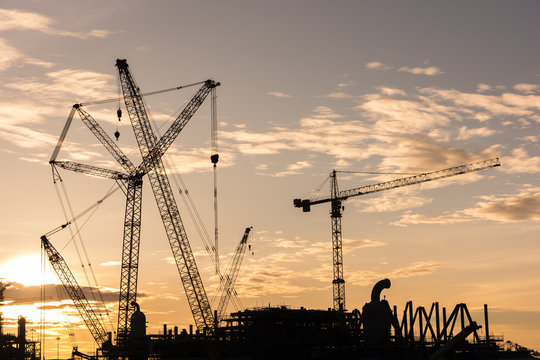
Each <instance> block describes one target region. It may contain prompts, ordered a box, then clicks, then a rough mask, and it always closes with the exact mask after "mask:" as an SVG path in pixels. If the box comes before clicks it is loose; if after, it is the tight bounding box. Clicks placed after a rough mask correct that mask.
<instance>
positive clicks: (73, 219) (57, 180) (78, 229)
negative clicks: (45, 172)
mask: <svg viewBox="0 0 540 360" xmlns="http://www.w3.org/2000/svg"><path fill="white" fill-rule="evenodd" d="M53 178H54V179H53V182H54V185H55V190H56V194H57V196H58V200H59V202H60V207H61V208H62V212H63V214H64V217H65V219H66V224H73V225H74V226H75V229H76V232H75V233H74V232H73V230H72V228H71V227H69V232H70V235H71V238H70V240H69V241H68V242H67V243H66V245H65V246H64V247H63V248H62V250H64V249H65V248H66V246H67V245H68V244H69V243H70V242H71V241H72V240H73V245H74V246H75V250H76V252H77V256H78V258H79V261H80V263H81V267H82V269H83V273H84V276H85V278H86V282H87V283H88V285H89V286H90V287H92V284H94V286H93V287H94V288H95V289H96V290H97V293H98V295H99V297H100V299H99V300H100V301H101V304H102V306H103V308H104V309H105V315H106V317H107V320H108V322H109V325H110V326H111V328H112V329H113V332H115V328H114V325H113V323H112V320H111V318H110V314H109V310H108V308H107V306H106V305H105V299H104V298H103V294H102V293H101V290H100V286H99V283H98V281H97V278H96V274H95V272H94V269H93V267H92V263H91V262H90V259H89V257H88V252H87V251H86V246H85V245H84V241H83V238H82V235H81V229H82V226H84V225H86V223H87V222H88V220H89V219H90V217H91V216H92V215H93V214H94V213H95V211H96V210H97V208H98V207H99V206H100V205H101V204H102V202H103V200H104V199H106V198H107V197H109V196H111V195H112V193H114V192H115V191H116V190H114V191H113V190H112V189H109V191H108V192H107V194H106V195H105V197H104V198H102V199H101V200H100V201H98V202H97V204H95V205H93V206H91V207H90V208H89V209H86V210H84V211H83V213H81V214H79V215H77V216H75V215H74V212H73V208H72V206H71V202H70V200H69V196H68V193H67V189H66V187H65V184H64V181H63V179H62V178H61V177H60V174H59V173H58V171H57V170H56V168H55V167H54V165H53ZM58 183H60V185H61V189H62V193H63V197H62V193H60V190H59V189H58ZM64 199H65V202H66V205H67V209H68V210H69V214H70V216H71V220H69V221H68V219H69V217H68V213H67V211H66V205H64V201H63V200H64ZM92 208H94V209H93V211H92V212H91V214H90V215H89V217H88V218H87V219H86V220H85V221H84V223H83V225H82V226H79V225H78V223H77V219H78V218H79V217H81V216H82V214H84V213H87V212H88V211H90V209H92ZM75 237H77V238H78V239H79V242H80V244H81V248H82V250H83V254H84V256H85V260H86V262H87V264H88V268H89V269H90V273H91V275H92V279H93V283H92V282H91V281H90V278H89V277H88V273H87V271H86V267H85V266H84V261H83V258H82V256H81V251H80V250H79V246H78V245H77V241H76V240H75ZM91 296H92V300H94V301H95V302H98V300H97V299H96V295H95V293H94V292H93V291H91ZM100 314H101V312H100Z"/></svg>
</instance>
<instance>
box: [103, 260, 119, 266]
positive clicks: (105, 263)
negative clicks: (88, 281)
mask: <svg viewBox="0 0 540 360" xmlns="http://www.w3.org/2000/svg"><path fill="white" fill-rule="evenodd" d="M120 264H121V263H120V261H105V262H102V263H101V264H99V266H118V265H120Z"/></svg>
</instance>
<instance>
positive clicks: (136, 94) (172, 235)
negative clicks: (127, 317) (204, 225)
mask: <svg viewBox="0 0 540 360" xmlns="http://www.w3.org/2000/svg"><path fill="white" fill-rule="evenodd" d="M116 66H117V67H118V71H119V74H120V83H121V85H122V92H123V95H124V102H125V105H126V109H127V111H128V114H129V118H130V121H131V124H132V127H133V130H134V133H135V138H136V140H137V143H138V145H139V150H140V152H141V156H142V158H143V159H145V160H143V165H142V167H143V168H145V167H146V165H144V164H145V161H146V163H147V164H149V165H150V167H151V169H150V170H149V171H148V173H147V174H148V178H149V179H150V184H151V186H152V190H153V192H154V197H155V199H156V203H157V206H158V209H159V212H160V215H161V219H162V221H163V225H164V227H165V232H166V233H167V238H168V239H169V244H170V246H171V250H172V253H173V256H174V259H175V262H176V267H177V269H178V272H179V274H180V278H181V281H182V284H183V286H184V290H185V293H186V296H187V299H188V303H189V306H190V308H191V312H192V314H193V318H194V320H195V324H196V326H197V329H199V330H200V331H205V330H207V331H208V332H210V333H212V332H213V330H214V316H213V314H212V309H211V307H210V302H209V301H208V297H207V295H206V291H205V289H204V286H203V283H202V279H201V276H200V274H199V270H198V268H197V264H196V262H195V258H194V256H193V251H192V250H191V246H190V244H189V241H188V238H187V234H186V231H185V228H184V225H183V223H182V219H181V217H180V213H179V211H178V206H177V205H176V200H175V198H174V194H173V191H172V188H171V185H170V183H169V180H168V177H167V173H166V172H165V166H164V165H163V160H162V158H161V156H162V155H163V153H164V151H165V150H166V148H167V147H168V146H169V145H170V143H172V141H173V140H174V139H175V138H176V136H178V134H179V132H180V131H181V130H182V128H183V126H184V125H185V123H186V122H187V121H189V119H190V118H191V116H192V115H193V113H194V111H190V112H189V116H187V117H186V118H183V117H182V116H180V117H179V118H180V119H182V120H179V123H180V124H183V125H179V126H177V127H175V130H174V132H172V130H171V133H170V134H169V135H167V138H166V139H167V142H166V143H167V144H168V145H167V146H166V147H165V148H161V147H160V148H156V144H157V143H158V142H157V139H156V137H155V135H154V133H153V130H152V128H151V126H150V121H149V119H148V114H147V112H146V109H145V105H144V102H143V99H142V97H141V93H140V89H139V87H138V86H137V85H136V83H135V81H134V80H133V78H132V76H131V73H130V72H129V69H128V64H127V61H126V60H120V59H118V60H117V61H116ZM208 85H211V83H207V82H205V84H204V85H203V86H204V87H207V86H208ZM203 100H204V97H197V95H196V96H195V97H194V98H193V99H192V100H191V101H190V103H189V104H194V106H195V108H194V109H195V110H196V108H198V107H199V106H200V103H202V101H203ZM168 133H169V132H168ZM164 143H165V140H164ZM154 149H163V150H162V151H163V153H160V152H159V151H157V152H156V154H157V153H159V154H160V155H159V156H157V155H156V156H154V153H153V151H156V150H154ZM145 170H146V169H145ZM144 172H146V171H144Z"/></svg>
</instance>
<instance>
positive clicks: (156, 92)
mask: <svg viewBox="0 0 540 360" xmlns="http://www.w3.org/2000/svg"><path fill="white" fill-rule="evenodd" d="M200 84H204V81H199V82H196V83H192V84H187V85H180V86H176V87H172V88H168V89H163V90H157V91H151V92H147V93H144V94H141V97H143V96H151V95H157V94H163V93H166V92H169V91H174V90H180V89H184V88H187V87H190V86H196V85H200ZM117 99H118V98H110V99H103V100H96V101H88V102H85V103H80V104H79V105H81V106H83V105H84V106H89V105H99V104H106V103H111V102H115V101H117Z"/></svg>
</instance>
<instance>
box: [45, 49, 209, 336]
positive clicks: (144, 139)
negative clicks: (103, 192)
mask: <svg viewBox="0 0 540 360" xmlns="http://www.w3.org/2000/svg"><path fill="white" fill-rule="evenodd" d="M116 66H117V67H118V70H119V74H120V83H121V85H122V91H123V96H124V102H125V106H126V108H127V111H128V114H129V118H130V120H131V124H132V127H133V130H134V133H135V138H136V140H137V143H138V146H139V150H140V153H141V155H142V162H141V163H140V165H139V166H137V167H135V165H133V163H132V162H131V161H130V160H129V159H128V158H127V156H126V155H125V154H124V153H123V152H122V150H121V149H120V148H119V147H118V146H117V145H116V144H115V143H114V141H113V140H112V139H111V138H110V137H109V136H108V135H107V134H106V133H105V131H103V129H102V128H101V126H100V125H99V124H98V123H97V122H96V121H95V120H94V119H93V118H92V116H90V114H88V113H87V112H86V111H85V110H84V109H83V108H82V105H81V104H75V105H74V106H73V109H72V110H71V112H70V115H69V117H68V120H67V122H66V125H65V126H64V129H63V131H62V134H61V135H60V139H59V141H58V144H57V146H56V148H55V149H54V151H53V155H52V156H51V160H50V163H51V165H52V166H53V174H55V173H56V170H55V169H54V167H55V166H59V167H62V168H64V169H67V170H72V171H76V172H81V173H85V174H87V175H93V176H98V177H104V178H108V179H113V180H115V181H116V182H117V183H118V184H119V186H120V187H121V188H122V190H123V191H124V193H125V194H126V211H125V216H124V235H123V246H122V266H121V279H120V296H119V314H118V339H119V340H120V341H123V340H124V339H125V338H126V336H127V334H128V331H129V329H128V327H129V319H130V317H131V314H132V313H133V312H134V308H133V307H132V306H131V303H132V302H134V301H136V296H137V277H138V262H139V244H140V227H141V204H142V183H143V182H142V178H143V177H144V175H148V178H149V180H150V183H151V186H152V190H153V192H154V197H155V199H156V202H157V205H158V208H159V212H160V215H161V218H162V221H163V224H164V226H165V232H166V233H167V237H168V239H169V243H170V246H171V249H172V252H173V257H174V259H175V262H176V265H177V269H178V272H179V274H180V278H181V280H182V284H183V286H184V290H185V292H186V295H187V298H188V303H189V305H190V308H191V311H192V314H193V317H194V320H195V324H196V326H197V329H199V330H200V331H205V330H206V331H208V332H210V333H212V332H213V329H214V317H213V313H212V310H211V308H210V303H209V301H208V298H207V295H206V292H205V289H204V286H203V283H202V280H201V277H200V274H199V271H198V269H197V265H196V263H195V258H194V257H193V251H192V250H191V246H190V244H189V241H188V239H187V235H186V232H185V229H184V226H183V223H182V219H181V218H180V213H179V211H178V207H177V205H176V200H175V198H174V195H173V192H172V189H171V186H170V183H169V180H168V177H167V173H166V171H165V167H164V165H163V160H162V156H163V155H164V154H165V152H166V151H167V149H168V148H169V147H170V146H171V145H172V143H173V142H174V140H175V139H176V138H177V136H178V135H179V134H180V132H181V131H182V129H183V128H184V127H185V125H186V124H187V123H188V121H189V120H190V119H191V117H192V116H193V115H194V114H195V112H196V111H197V110H198V109H199V107H200V106H201V105H202V103H203V102H204V100H205V99H206V97H207V96H208V94H209V93H210V92H212V91H215V88H216V87H217V86H219V85H220V83H219V82H215V81H213V80H206V81H203V82H199V83H194V84H190V85H188V86H193V85H201V84H202V86H201V87H200V89H199V90H198V91H197V92H196V93H195V95H194V96H193V97H192V98H191V99H190V101H189V102H188V103H187V104H186V105H185V107H184V109H183V110H182V111H181V113H180V114H179V115H178V116H177V118H176V119H175V120H174V121H173V123H172V125H171V126H170V127H169V129H168V130H167V131H166V132H165V134H164V135H163V136H162V137H161V138H160V139H157V138H156V136H155V135H154V132H153V130H152V127H151V125H150V121H149V118H148V115H147V112H146V109H145V105H144V102H143V99H142V94H141V93H140V89H139V87H138V86H137V85H136V83H135V81H134V80H133V78H132V76H131V74H130V72H129V69H128V64H127V62H126V60H120V59H118V60H117V61H116ZM183 87H186V86H183ZM183 87H177V88H173V89H168V90H163V91H169V90H174V89H180V88H183ZM163 91H161V92H163ZM156 93H158V92H156ZM107 101H108V100H107ZM98 103H99V102H98ZM75 111H77V112H78V113H79V115H80V117H81V120H82V121H83V122H84V123H85V124H86V125H87V127H88V128H89V129H90V131H91V132H92V133H93V134H94V135H95V136H96V138H97V139H98V140H99V141H100V142H101V143H102V144H103V146H104V147H105V148H106V149H107V150H108V151H109V153H110V154H111V155H112V156H113V157H114V158H115V159H116V160H117V162H118V163H119V164H120V165H121V166H122V168H123V169H124V171H125V172H120V171H115V170H109V169H103V168H99V167H96V166H91V165H85V164H81V163H76V162H71V161H56V157H57V155H58V152H59V150H60V147H61V145H62V143H63V141H64V138H65V137H66V134H67V131H68V129H69V127H70V125H71V122H72V119H73V116H74V114H75ZM56 176H58V175H56Z"/></svg>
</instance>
